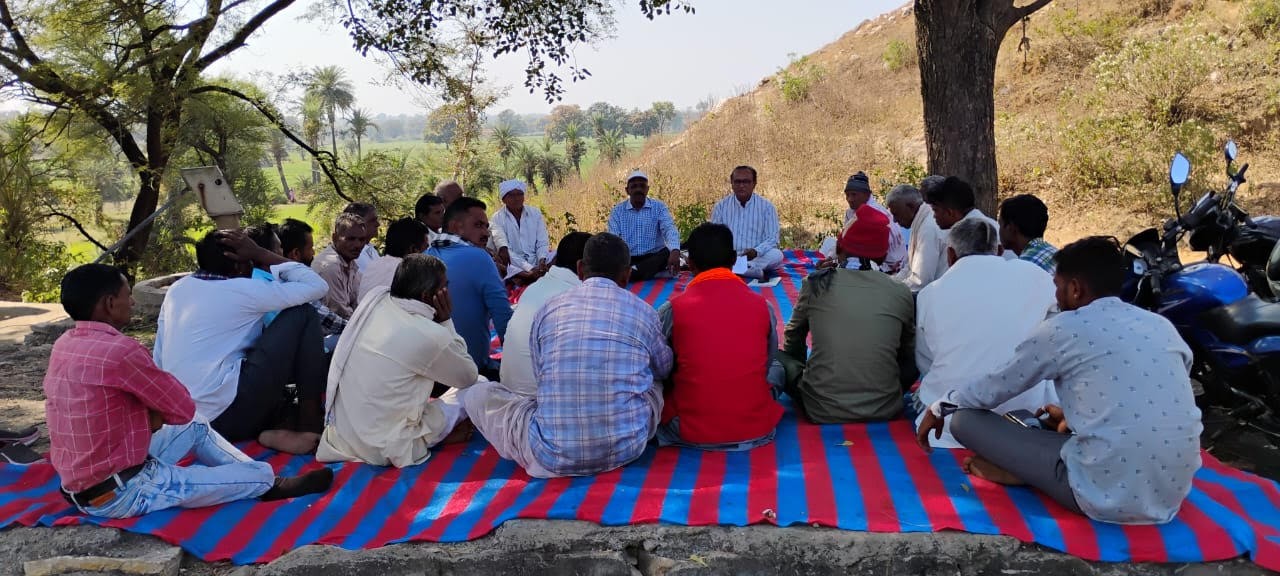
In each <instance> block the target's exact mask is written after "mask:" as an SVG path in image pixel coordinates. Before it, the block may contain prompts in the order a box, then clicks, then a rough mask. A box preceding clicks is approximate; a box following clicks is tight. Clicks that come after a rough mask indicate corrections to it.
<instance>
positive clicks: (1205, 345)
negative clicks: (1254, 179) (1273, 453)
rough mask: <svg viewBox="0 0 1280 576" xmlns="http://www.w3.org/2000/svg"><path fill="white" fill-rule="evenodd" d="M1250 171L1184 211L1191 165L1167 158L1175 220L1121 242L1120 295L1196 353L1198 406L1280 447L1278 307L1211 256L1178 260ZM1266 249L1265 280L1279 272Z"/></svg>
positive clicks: (1279, 259) (1278, 262)
mask: <svg viewBox="0 0 1280 576" xmlns="http://www.w3.org/2000/svg"><path fill="white" fill-rule="evenodd" d="M1227 156H1228V165H1229V163H1230V160H1231V159H1233V158H1234V144H1228V150H1227ZM1248 168H1249V166H1248V164H1245V165H1244V166H1243V167H1241V169H1240V170H1239V172H1238V173H1235V174H1232V182H1231V184H1230V185H1229V187H1228V189H1227V191H1226V192H1224V193H1223V194H1216V193H1214V192H1210V193H1208V194H1206V195H1205V196H1204V197H1202V198H1201V199H1200V200H1199V201H1198V202H1196V204H1195V206H1194V207H1193V208H1192V209H1191V211H1190V212H1188V213H1187V214H1182V213H1181V212H1180V210H1179V208H1178V206H1179V203H1178V198H1179V194H1180V192H1181V190H1182V187H1183V185H1185V184H1186V182H1187V178H1188V176H1189V175H1190V172H1191V162H1190V161H1189V160H1187V158H1186V157H1185V156H1183V155H1182V153H1178V154H1176V155H1175V156H1174V157H1173V162H1172V163H1171V165H1170V168H1169V183H1170V187H1171V189H1172V193H1173V202H1174V213H1175V216H1176V218H1174V219H1171V220H1168V221H1166V222H1165V224H1164V226H1163V230H1156V229H1155V228H1149V229H1147V230H1144V231H1142V232H1140V233H1138V234H1137V235H1136V236H1134V237H1133V238H1131V239H1130V240H1129V242H1128V243H1127V244H1126V245H1125V252H1126V254H1127V257H1128V258H1127V265H1128V267H1129V278H1128V280H1127V282H1126V285H1125V294H1124V298H1125V300H1126V301H1128V302H1131V303H1133V304H1135V305H1138V306H1141V307H1143V308H1146V309H1148V310H1151V311H1153V312H1156V313H1157V314H1160V315H1161V316H1164V317H1165V318H1168V319H1169V321H1170V322H1172V323H1173V325H1174V326H1175V327H1177V329H1178V332H1179V333H1181V334H1182V337H1183V339H1184V340H1186V342H1187V344H1188V345H1189V346H1190V348H1191V350H1192V352H1194V354H1195V360H1194V364H1193V366H1192V372H1191V377H1192V380H1193V385H1194V386H1196V394H1197V404H1200V405H1201V406H1202V407H1209V406H1213V407H1218V408H1222V409H1224V410H1225V411H1226V413H1227V415H1228V416H1230V417H1232V418H1234V419H1235V420H1237V421H1238V422H1240V423H1241V424H1242V425H1244V426H1249V427H1251V428H1254V429H1256V430H1259V431H1261V432H1264V433H1266V434H1267V435H1268V436H1270V437H1271V439H1272V440H1273V442H1278V443H1280V303H1274V302H1270V301H1268V300H1266V299H1264V298H1260V297H1259V296H1258V295H1257V294H1255V293H1251V292H1250V282H1249V281H1248V280H1247V279H1246V278H1245V277H1244V276H1243V275H1242V274H1241V273H1240V272H1238V271H1236V270H1235V269H1233V268H1231V267H1230V266H1227V265H1224V264H1219V263H1217V262H1216V258H1212V256H1213V255H1211V260H1210V261H1204V262H1197V263H1193V264H1187V265H1183V264H1182V262H1181V260H1180V258H1179V256H1178V243H1179V240H1180V239H1181V238H1182V237H1183V235H1184V234H1185V233H1192V234H1194V232H1195V230H1197V229H1198V228H1199V227H1200V226H1201V224H1202V223H1203V222H1205V221H1206V220H1207V219H1215V218H1216V217H1215V216H1214V214H1218V213H1219V212H1218V210H1219V209H1220V208H1221V207H1222V205H1223V204H1222V199H1223V198H1224V197H1225V198H1228V199H1229V198H1231V197H1232V196H1234V192H1235V188H1236V186H1238V185H1239V184H1240V183H1243V182H1244V173H1245V172H1246V171H1247V170H1248ZM1272 252H1273V254H1272V255H1269V256H1270V257H1271V260H1272V262H1269V263H1267V265H1266V266H1263V267H1262V268H1263V269H1264V270H1265V271H1266V275H1267V276H1270V275H1271V273H1272V272H1280V248H1277V249H1275V250H1273V251H1272ZM1267 280H1271V281H1276V280H1277V279H1276V278H1267ZM1255 286H1256V284H1255ZM1268 291H1269V290H1268Z"/></svg>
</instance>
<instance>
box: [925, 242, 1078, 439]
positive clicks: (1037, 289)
mask: <svg viewBox="0 0 1280 576" xmlns="http://www.w3.org/2000/svg"><path fill="white" fill-rule="evenodd" d="M948 240H949V243H950V246H949V247H948V248H947V260H948V262H949V263H950V264H951V268H950V269H949V270H947V273H946V274H944V275H943V276H942V278H939V279H938V280H935V281H934V282H933V283H932V284H929V285H928V286H926V287H925V288H924V289H923V290H921V291H920V295H919V297H918V298H917V300H916V366H917V367H918V368H919V369H920V373H921V374H922V376H921V379H920V390H919V391H918V393H917V397H918V399H919V401H920V403H919V404H917V407H918V408H920V409H921V410H923V407H927V406H929V405H931V404H933V403H934V402H936V401H937V400H938V399H940V398H941V397H942V396H943V395H944V394H946V393H947V391H948V390H951V389H952V388H955V387H957V386H960V385H961V384H964V383H968V382H969V381H972V380H974V379H977V378H979V377H981V376H983V375H985V374H988V373H990V372H993V371H995V370H996V369H997V368H999V367H1000V366H1001V365H1003V364H1004V363H1005V362H1008V361H1009V359H1010V358H1013V354H1014V349H1015V348H1017V346H1018V344H1020V343H1021V342H1022V341H1023V340H1026V339H1027V337H1028V336H1030V335H1031V334H1032V333H1033V332H1035V330H1036V328H1037V327H1038V326H1040V323H1041V322H1043V321H1044V320H1045V318H1047V317H1048V316H1049V315H1050V314H1051V313H1052V312H1053V311H1054V309H1055V307H1056V304H1057V300H1056V297H1055V292H1056V289H1055V288H1054V285H1053V279H1052V278H1050V277H1049V275H1048V274H1045V273H1044V271H1043V270H1041V269H1040V268H1039V267H1037V266H1036V265H1034V264H1031V263H1030V262H1023V261H1020V260H1005V259H1004V258H1001V257H1000V256H996V247H997V246H998V243H999V240H997V238H996V228H995V227H994V226H992V225H991V224H990V223H988V222H987V221H986V220H985V219H982V218H969V219H965V220H961V221H960V222H958V223H956V225H955V226H953V227H952V228H951V230H950V232H949V233H948ZM1056 401H1057V396H1056V395H1055V394H1054V391H1053V386H1052V385H1051V384H1050V383H1048V382H1042V383H1040V384H1039V385H1037V386H1034V387H1032V388H1030V389H1029V390H1027V391H1025V392H1023V393H1021V394H1019V395H1018V396H1016V397H1014V398H1013V399H1011V400H1009V401H1007V402H1005V403H1003V404H1001V405H1000V406H999V407H997V408H996V411H997V412H998V413H1000V414H1003V413H1005V412H1009V411H1012V410H1030V411H1032V412H1035V411H1036V410H1038V409H1040V408H1041V407H1042V406H1045V405H1047V404H1055V403H1056ZM921 418H923V411H922V413H921ZM919 420H920V419H919V418H917V424H918V423H919ZM933 445H934V446H935V447H939V448H959V447H960V444H959V443H957V442H956V441H955V440H954V439H953V438H952V437H951V432H950V429H949V428H948V429H946V431H945V432H944V434H943V437H942V439H940V440H937V441H935V442H934V444H933Z"/></svg>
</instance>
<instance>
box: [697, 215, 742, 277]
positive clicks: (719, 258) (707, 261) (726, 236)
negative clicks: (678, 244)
mask: <svg viewBox="0 0 1280 576" xmlns="http://www.w3.org/2000/svg"><path fill="white" fill-rule="evenodd" d="M685 246H686V247H688V249H689V270H690V271H691V272H693V273H694V274H695V275H696V274H699V273H702V272H706V271H707V270H712V269H715V268H733V262H734V260H736V259H737V257H738V254H737V252H735V251H734V250H733V231H731V230H729V227H728V226H725V225H723V224H711V223H706V224H701V225H699V226H698V227H697V228H694V229H693V232H690V233H689V239H688V240H685Z"/></svg>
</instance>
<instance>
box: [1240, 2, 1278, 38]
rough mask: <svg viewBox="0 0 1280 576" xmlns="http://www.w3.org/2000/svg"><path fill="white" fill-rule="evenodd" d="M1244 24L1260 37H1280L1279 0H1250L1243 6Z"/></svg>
mask: <svg viewBox="0 0 1280 576" xmlns="http://www.w3.org/2000/svg"><path fill="white" fill-rule="evenodd" d="M1244 25H1245V27H1246V28H1248V29H1249V31H1250V32H1252V33H1253V35H1254V36H1257V37H1258V38H1261V39H1268V38H1277V37H1280V0H1252V1H1251V2H1249V5H1248V6H1247V7H1246V8H1245V13H1244Z"/></svg>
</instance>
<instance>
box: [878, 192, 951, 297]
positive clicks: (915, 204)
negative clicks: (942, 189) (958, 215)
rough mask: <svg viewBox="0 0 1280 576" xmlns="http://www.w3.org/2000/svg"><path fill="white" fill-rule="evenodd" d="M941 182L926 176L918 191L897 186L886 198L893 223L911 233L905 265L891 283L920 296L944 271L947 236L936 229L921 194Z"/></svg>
mask: <svg viewBox="0 0 1280 576" xmlns="http://www.w3.org/2000/svg"><path fill="white" fill-rule="evenodd" d="M943 180H944V178H943V177H941V176H929V177H927V178H925V179H924V180H923V181H922V182H921V183H920V188H921V189H920V190H917V189H916V188H915V187H914V186H911V185H909V184H899V185H898V186H895V187H894V188H893V190H890V191H889V195H888V196H887V197H886V198H885V204H886V205H887V206H888V208H889V213H890V214H891V215H892V216H893V220H894V222H895V223H897V224H898V225H899V226H901V227H904V228H909V229H910V230H911V241H910V242H909V243H908V244H907V262H906V265H905V266H903V267H902V269H901V270H899V271H898V273H897V274H896V275H894V279H896V280H898V281H900V282H902V283H903V284H906V285H907V288H910V289H911V291H912V292H919V291H920V290H921V289H923V288H924V287H925V286H928V285H929V284H930V283H931V282H933V281H934V280H937V279H938V278H940V277H942V275H943V273H945V272H946V271H947V233H946V232H945V231H943V230H942V229H940V228H938V223H937V222H935V221H934V219H933V208H932V207H931V206H929V205H928V204H927V203H925V201H924V197H925V194H924V192H925V191H926V190H930V189H932V188H933V187H935V186H937V185H938V184H941V183H942V181H943Z"/></svg>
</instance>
